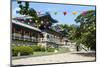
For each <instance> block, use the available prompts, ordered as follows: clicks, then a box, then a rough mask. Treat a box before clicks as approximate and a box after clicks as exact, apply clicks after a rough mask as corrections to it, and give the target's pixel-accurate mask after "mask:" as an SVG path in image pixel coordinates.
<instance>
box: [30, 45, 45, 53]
mask: <svg viewBox="0 0 100 67" xmlns="http://www.w3.org/2000/svg"><path fill="white" fill-rule="evenodd" d="M31 47H32V48H33V51H36V52H37V51H45V48H44V47H42V46H38V45H33V46H31Z"/></svg>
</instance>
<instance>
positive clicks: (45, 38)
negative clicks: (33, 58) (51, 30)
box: [43, 32, 47, 47]
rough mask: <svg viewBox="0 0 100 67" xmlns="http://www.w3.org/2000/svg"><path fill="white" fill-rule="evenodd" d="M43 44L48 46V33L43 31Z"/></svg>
mask: <svg viewBox="0 0 100 67" xmlns="http://www.w3.org/2000/svg"><path fill="white" fill-rule="evenodd" d="M43 46H44V47H47V33H46V32H43Z"/></svg>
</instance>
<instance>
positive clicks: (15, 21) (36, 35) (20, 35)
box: [12, 14, 67, 47]
mask: <svg viewBox="0 0 100 67" xmlns="http://www.w3.org/2000/svg"><path fill="white" fill-rule="evenodd" d="M31 19H32V17H30V16H26V15H22V16H19V17H15V18H12V45H42V46H45V47H58V46H61V45H66V43H67V37H64V36H63V35H62V33H60V32H57V31H56V30H53V29H52V26H51V25H52V24H54V23H57V21H56V20H54V19H53V18H52V17H51V16H50V15H49V14H44V15H40V16H39V19H40V22H41V23H42V24H41V26H39V27H36V24H35V23H34V22H35V21H33V20H31ZM48 23H49V24H48ZM46 26H47V27H46Z"/></svg>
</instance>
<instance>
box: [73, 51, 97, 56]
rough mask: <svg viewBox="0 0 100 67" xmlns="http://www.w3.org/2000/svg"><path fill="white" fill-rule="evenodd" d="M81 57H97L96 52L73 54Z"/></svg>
mask: <svg viewBox="0 0 100 67" xmlns="http://www.w3.org/2000/svg"><path fill="white" fill-rule="evenodd" d="M73 54H77V55H81V56H86V57H96V52H77V53H73Z"/></svg>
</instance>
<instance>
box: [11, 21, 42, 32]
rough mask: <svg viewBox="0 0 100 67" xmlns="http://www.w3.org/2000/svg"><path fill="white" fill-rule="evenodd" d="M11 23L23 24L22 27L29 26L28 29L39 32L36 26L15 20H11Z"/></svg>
mask: <svg viewBox="0 0 100 67" xmlns="http://www.w3.org/2000/svg"><path fill="white" fill-rule="evenodd" d="M12 23H14V24H17V25H20V26H23V27H26V28H29V29H32V30H35V31H38V32H41V30H40V29H38V28H35V27H33V26H29V25H27V24H24V23H20V22H18V21H15V20H12Z"/></svg>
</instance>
